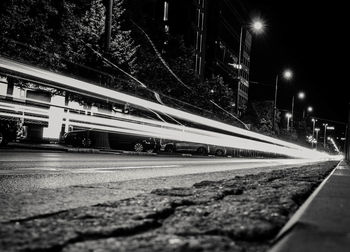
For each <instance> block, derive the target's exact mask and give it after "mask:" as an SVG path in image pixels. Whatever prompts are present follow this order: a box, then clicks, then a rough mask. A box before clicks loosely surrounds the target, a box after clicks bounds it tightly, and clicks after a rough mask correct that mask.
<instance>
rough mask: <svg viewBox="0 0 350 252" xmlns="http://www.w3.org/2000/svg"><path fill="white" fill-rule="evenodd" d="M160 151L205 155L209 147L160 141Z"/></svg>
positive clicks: (199, 144)
mask: <svg viewBox="0 0 350 252" xmlns="http://www.w3.org/2000/svg"><path fill="white" fill-rule="evenodd" d="M160 151H165V152H184V153H194V154H198V155H207V154H208V153H209V145H207V144H201V143H191V142H180V141H174V140H165V139H161V140H160Z"/></svg>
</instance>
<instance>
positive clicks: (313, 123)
mask: <svg viewBox="0 0 350 252" xmlns="http://www.w3.org/2000/svg"><path fill="white" fill-rule="evenodd" d="M311 121H312V138H315V123H316V122H317V120H316V119H315V118H312V119H311ZM311 147H312V148H313V147H314V142H313V141H312V142H311Z"/></svg>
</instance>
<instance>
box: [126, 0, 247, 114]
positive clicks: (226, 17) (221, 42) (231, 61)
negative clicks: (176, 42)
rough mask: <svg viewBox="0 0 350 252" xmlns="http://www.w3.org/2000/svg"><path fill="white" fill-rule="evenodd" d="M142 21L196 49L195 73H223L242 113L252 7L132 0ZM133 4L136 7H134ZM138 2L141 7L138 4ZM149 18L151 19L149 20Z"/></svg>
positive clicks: (218, 1) (231, 0)
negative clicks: (249, 13)
mask: <svg viewBox="0 0 350 252" xmlns="http://www.w3.org/2000/svg"><path fill="white" fill-rule="evenodd" d="M128 2H129V3H130V2H133V5H129V6H128V11H129V12H132V13H133V17H134V18H137V19H138V20H137V21H138V22H139V23H142V24H143V25H147V26H149V27H150V26H153V27H157V28H158V29H159V28H160V27H161V28H160V29H161V30H162V31H163V34H164V35H165V36H164V45H163V48H166V46H167V40H166V37H167V34H172V35H180V36H182V37H183V39H184V42H185V44H186V45H187V46H192V47H193V48H194V49H195V55H194V57H195V59H194V62H195V63H194V66H193V67H194V73H195V75H196V76H197V77H198V78H199V79H200V80H201V81H204V80H205V79H208V78H210V77H212V76H216V75H220V76H222V77H223V79H224V82H225V84H226V85H229V87H230V88H232V89H233V90H234V93H235V94H234V97H232V105H233V106H234V107H235V112H236V113H237V114H241V113H242V112H243V111H244V110H245V108H246V104H247V102H248V90H249V66H250V48H251V40H252V36H251V34H250V32H249V30H248V29H247V26H246V24H247V23H249V15H248V11H247V9H246V8H245V6H244V5H243V3H242V1H241V0H215V1H214V0H192V1H191V0H144V1H142V2H140V1H137V0H128ZM131 6H132V7H131ZM135 6H137V7H135ZM146 20H147V21H146Z"/></svg>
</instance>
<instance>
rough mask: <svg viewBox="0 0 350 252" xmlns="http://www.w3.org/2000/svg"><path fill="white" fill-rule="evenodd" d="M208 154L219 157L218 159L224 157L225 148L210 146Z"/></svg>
mask: <svg viewBox="0 0 350 252" xmlns="http://www.w3.org/2000/svg"><path fill="white" fill-rule="evenodd" d="M209 154H211V155H215V156H219V157H222V156H226V155H227V148H226V147H223V146H218V145H210V146H209Z"/></svg>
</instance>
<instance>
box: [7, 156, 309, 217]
mask: <svg viewBox="0 0 350 252" xmlns="http://www.w3.org/2000/svg"><path fill="white" fill-rule="evenodd" d="M0 151H1V152H0V205H1V208H0V219H1V220H0V222H2V221H9V220H16V219H23V218H30V217H32V216H37V215H41V214H49V213H52V212H57V211H62V210H66V209H70V208H75V207H80V206H87V205H93V204H98V203H102V202H105V201H114V200H120V199H124V198H128V197H133V196H135V195H137V194H139V193H144V192H149V191H151V190H153V189H156V188H166V187H167V188H169V187H184V186H191V185H193V184H194V183H196V182H200V181H203V180H220V179H225V178H230V177H231V178H232V177H234V176H236V175H245V174H249V173H257V172H260V171H268V170H273V169H280V168H281V167H291V166H297V165H298V164H303V163H305V162H310V161H306V160H296V159H237V158H215V157H180V156H130V155H114V154H85V153H65V152H43V151H24V150H23V151H22V150H21V151H19V150H17V151H12V150H10V151H8V150H7V151H3V150H0Z"/></svg>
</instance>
